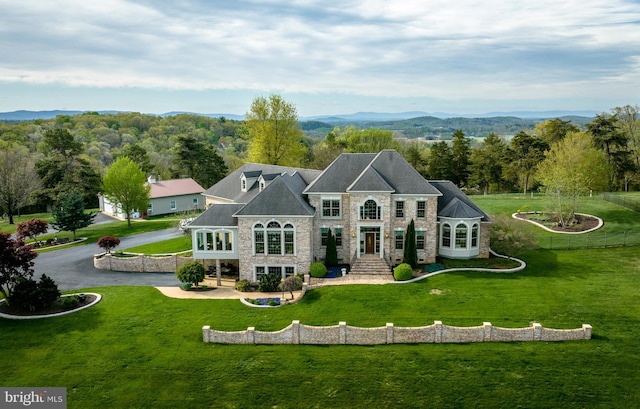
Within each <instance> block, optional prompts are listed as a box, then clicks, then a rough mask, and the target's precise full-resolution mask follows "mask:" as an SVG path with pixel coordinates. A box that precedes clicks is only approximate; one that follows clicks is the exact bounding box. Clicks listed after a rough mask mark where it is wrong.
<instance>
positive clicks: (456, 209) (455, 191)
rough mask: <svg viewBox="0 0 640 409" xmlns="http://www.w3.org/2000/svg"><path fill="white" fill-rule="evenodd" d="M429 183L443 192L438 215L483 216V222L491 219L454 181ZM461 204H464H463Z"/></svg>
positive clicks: (458, 216)
mask: <svg viewBox="0 0 640 409" xmlns="http://www.w3.org/2000/svg"><path fill="white" fill-rule="evenodd" d="M429 183H431V185H433V187H435V188H436V189H438V190H439V191H440V193H442V196H440V197H439V198H438V216H443V217H452V218H475V217H482V219H481V220H482V221H483V222H488V221H489V216H488V215H487V214H486V213H485V212H483V211H482V209H480V208H479V207H478V205H476V204H475V203H474V202H473V201H472V200H471V199H469V197H468V196H467V195H465V194H464V192H462V190H460V189H459V188H458V187H457V186H456V185H455V184H454V183H453V182H450V181H448V180H438V181H435V180H432V181H430V182H429ZM456 199H457V200H456ZM461 204H463V205H464V206H461ZM447 207H449V208H447ZM465 215H467V216H465Z"/></svg>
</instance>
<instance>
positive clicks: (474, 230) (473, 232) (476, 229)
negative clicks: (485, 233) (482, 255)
mask: <svg viewBox="0 0 640 409" xmlns="http://www.w3.org/2000/svg"><path fill="white" fill-rule="evenodd" d="M479 229H480V227H479V226H478V223H475V224H474V225H473V227H471V247H478V232H479Z"/></svg>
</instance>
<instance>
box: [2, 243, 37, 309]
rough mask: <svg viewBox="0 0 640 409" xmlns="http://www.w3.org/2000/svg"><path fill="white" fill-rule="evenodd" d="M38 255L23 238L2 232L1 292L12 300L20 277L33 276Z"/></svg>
mask: <svg viewBox="0 0 640 409" xmlns="http://www.w3.org/2000/svg"><path fill="white" fill-rule="evenodd" d="M37 256H38V253H36V252H35V251H34V250H33V248H32V247H31V246H26V245H25V244H24V242H23V241H22V240H14V239H13V238H12V237H11V234H8V233H0V292H2V295H3V296H4V298H5V300H7V301H6V302H10V301H9V299H10V298H11V292H12V291H13V288H14V286H15V285H16V283H17V282H18V281H19V280H20V279H30V278H31V277H33V260H34V259H35V258H36V257H37Z"/></svg>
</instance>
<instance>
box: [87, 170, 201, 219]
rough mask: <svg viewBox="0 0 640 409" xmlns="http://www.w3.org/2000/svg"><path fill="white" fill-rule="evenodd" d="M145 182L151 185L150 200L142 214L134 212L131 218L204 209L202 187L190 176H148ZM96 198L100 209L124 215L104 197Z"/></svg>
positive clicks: (114, 214)
mask: <svg viewBox="0 0 640 409" xmlns="http://www.w3.org/2000/svg"><path fill="white" fill-rule="evenodd" d="M147 183H148V184H149V185H150V186H151V192H150V196H151V200H150V201H149V205H148V207H147V209H144V210H145V211H144V212H143V213H142V214H141V212H139V211H138V212H136V213H135V214H133V215H132V217H133V218H138V217H141V216H142V217H146V216H153V215H160V214H170V213H177V212H182V211H188V210H201V209H204V205H205V201H204V197H203V196H202V193H203V192H204V188H203V187H202V186H200V185H199V184H198V183H197V182H196V181H195V180H193V179H191V178H183V179H169V180H156V179H155V178H154V177H152V176H150V177H149V179H148V181H147ZM98 199H99V203H100V211H102V212H103V213H106V214H109V215H112V216H116V217H121V218H124V217H125V215H124V214H122V211H121V210H120V209H119V208H118V207H117V206H114V205H113V204H112V203H111V202H109V200H108V199H107V198H106V197H103V196H102V195H98Z"/></svg>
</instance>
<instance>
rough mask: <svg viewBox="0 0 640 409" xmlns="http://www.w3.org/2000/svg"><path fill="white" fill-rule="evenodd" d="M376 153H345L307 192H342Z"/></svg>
mask: <svg viewBox="0 0 640 409" xmlns="http://www.w3.org/2000/svg"><path fill="white" fill-rule="evenodd" d="M375 157H376V154H375V153H343V154H341V155H340V156H338V157H337V158H336V159H335V160H334V161H333V162H331V164H330V165H329V166H327V168H326V169H325V170H324V171H323V172H322V174H321V175H320V176H318V178H317V179H316V180H314V181H313V182H312V183H311V184H310V185H309V186H308V187H307V189H306V190H305V193H341V192H346V191H347V188H348V187H349V186H350V185H351V184H352V183H353V182H354V181H355V180H356V179H357V178H358V176H360V174H361V173H362V172H363V171H364V170H365V169H366V168H367V166H369V163H371V161H372V160H373V158H375Z"/></svg>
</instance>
